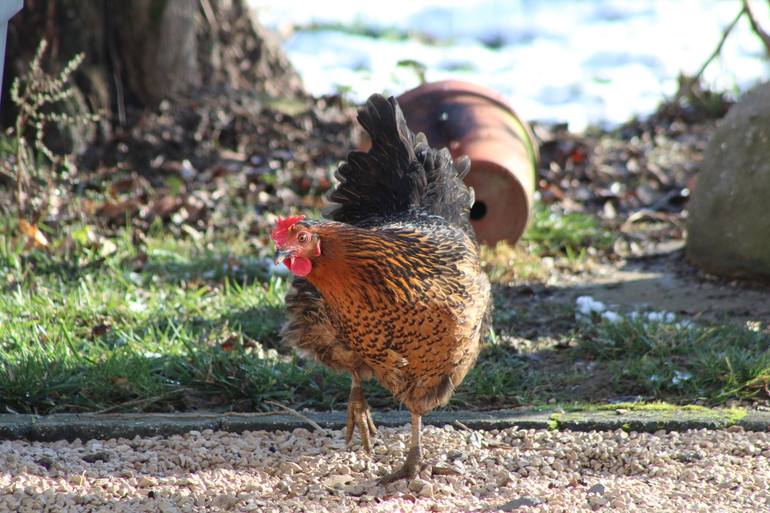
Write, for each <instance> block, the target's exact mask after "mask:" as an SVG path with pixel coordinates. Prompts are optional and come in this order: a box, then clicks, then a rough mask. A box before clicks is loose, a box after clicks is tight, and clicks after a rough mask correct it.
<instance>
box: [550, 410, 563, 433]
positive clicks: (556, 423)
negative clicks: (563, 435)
mask: <svg viewBox="0 0 770 513" xmlns="http://www.w3.org/2000/svg"><path fill="white" fill-rule="evenodd" d="M561 419H562V414H561V413H552V414H551V417H550V418H549V419H548V429H549V430H550V431H555V430H557V429H559V428H560V427H561Z"/></svg>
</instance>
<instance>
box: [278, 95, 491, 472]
mask: <svg viewBox="0 0 770 513" xmlns="http://www.w3.org/2000/svg"><path fill="white" fill-rule="evenodd" d="M358 120H359V122H360V123H361V125H362V126H363V127H364V129H366V131H367V132H368V133H369V135H370V137H371V140H372V146H371V149H370V150H369V151H368V152H365V153H364V152H359V151H354V152H351V153H350V154H349V155H348V158H347V161H346V162H344V163H343V164H342V165H341V166H340V168H339V170H338V171H337V178H338V179H339V182H340V184H339V185H338V186H337V188H336V189H335V190H334V191H332V193H331V195H330V198H329V199H330V201H331V208H330V210H329V211H328V212H327V213H326V217H327V219H328V220H325V221H311V220H306V219H305V218H304V216H296V217H289V218H286V219H279V221H278V222H277V224H276V226H275V228H274V229H273V231H272V238H273V240H274V241H275V244H276V247H277V251H278V253H277V261H283V262H284V263H285V264H286V266H287V267H288V268H289V270H290V271H291V272H292V273H293V274H294V275H295V279H294V281H293V285H292V289H291V290H290V291H289V293H288V294H287V296H286V306H287V313H288V321H287V323H286V325H285V326H284V328H283V330H282V336H283V339H284V341H285V342H286V343H287V344H289V345H291V346H293V347H294V348H296V349H297V350H298V352H299V353H300V354H304V355H306V356H309V357H312V358H315V359H317V360H319V361H320V362H322V363H324V364H326V365H328V366H329V367H331V368H332V369H337V370H340V371H345V372H348V373H350V374H351V376H352V384H351V389H350V397H349V401H348V421H347V430H346V438H347V441H348V443H350V441H351V438H352V435H353V432H354V430H355V428H356V427H357V428H358V430H359V434H360V437H361V444H362V446H363V448H364V449H365V450H366V451H371V444H372V438H373V436H374V433H375V426H374V423H373V422H372V417H371V413H370V410H369V407H368V405H367V403H366V399H365V398H364V395H363V392H362V389H361V383H362V381H364V380H368V379H370V378H372V377H374V378H376V379H377V381H378V382H379V383H380V384H381V385H382V386H384V387H385V388H387V389H388V390H389V391H390V392H392V393H393V395H394V396H395V397H396V398H397V399H398V400H399V401H401V402H402V403H403V404H404V405H405V406H406V408H407V409H408V410H409V412H410V413H411V419H412V432H411V442H410V446H409V451H408V453H407V456H406V461H405V462H404V464H403V466H402V467H401V468H399V469H398V470H396V471H395V472H393V473H391V474H388V475H386V476H384V477H383V478H382V479H381V482H383V483H386V482H390V481H394V480H397V479H401V478H412V477H414V476H415V475H416V474H417V473H418V472H419V471H420V469H421V468H422V465H423V463H422V454H421V443H420V430H421V422H422V416H423V415H424V414H425V413H426V412H428V411H430V410H432V409H433V408H435V407H437V406H439V405H443V404H446V402H447V401H448V400H449V398H450V397H451V395H452V393H453V391H454V390H455V388H456V387H457V386H458V385H459V384H460V383H461V382H462V380H463V378H465V375H466V374H467V373H468V370H469V369H470V368H471V367H472V366H473V365H474V363H475V361H476V357H477V355H478V353H479V348H480V343H481V339H482V337H483V335H484V334H485V330H486V326H487V323H488V319H489V313H490V308H491V307H490V286H489V281H488V279H487V277H486V275H485V274H484V272H483V270H482V269H481V265H480V262H479V249H478V244H477V243H476V241H475V237H474V234H473V230H472V228H471V226H470V223H469V220H468V215H469V210H470V207H471V205H472V203H473V190H472V189H470V188H468V187H467V186H466V185H465V184H464V183H463V181H462V178H463V176H464V175H465V174H466V173H467V172H468V170H469V168H470V161H469V160H468V159H467V158H465V157H464V158H462V159H458V160H457V161H456V162H453V161H452V157H451V155H450V154H449V151H448V150H447V149H442V150H440V151H436V150H434V149H431V148H430V147H429V146H428V143H427V140H426V138H425V136H424V135H423V134H417V135H415V134H413V133H412V132H411V131H410V130H409V128H408V127H407V125H406V122H405V120H404V116H403V114H402V112H401V109H400V108H399V106H398V103H397V102H396V100H395V99H394V98H390V99H385V98H384V97H383V96H380V95H373V96H371V97H370V98H369V100H368V101H367V103H366V105H365V106H364V107H363V108H362V109H361V110H360V111H359V113H358ZM434 469H435V467H434Z"/></svg>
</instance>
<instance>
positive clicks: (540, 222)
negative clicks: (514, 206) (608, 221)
mask: <svg viewBox="0 0 770 513" xmlns="http://www.w3.org/2000/svg"><path fill="white" fill-rule="evenodd" d="M522 242H523V243H525V244H528V245H529V249H530V251H531V252H532V253H534V254H536V255H538V256H547V255H550V256H554V255H557V256H559V255H564V256H566V257H567V258H569V259H581V258H585V256H586V255H587V253H588V248H594V249H595V250H597V251H607V250H608V249H610V248H611V247H612V243H613V242H614V235H613V233H612V232H611V231H609V230H607V229H606V228H604V227H602V225H601V223H600V220H599V218H598V217H596V216H595V215H592V214H584V213H581V212H558V211H555V210H552V209H550V208H548V207H547V206H544V205H541V204H538V205H537V206H536V207H535V211H534V215H533V218H532V223H531V224H530V227H529V229H528V230H527V231H526V232H525V233H524V236H523V237H522Z"/></svg>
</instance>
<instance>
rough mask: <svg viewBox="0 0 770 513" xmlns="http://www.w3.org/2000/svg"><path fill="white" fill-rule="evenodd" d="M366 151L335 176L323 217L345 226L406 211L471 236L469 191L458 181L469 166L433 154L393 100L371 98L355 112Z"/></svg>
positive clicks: (444, 152)
mask: <svg viewBox="0 0 770 513" xmlns="http://www.w3.org/2000/svg"><path fill="white" fill-rule="evenodd" d="M358 121H359V123H361V126H363V127H364V129H365V130H366V131H367V132H368V133H369V136H370V137H371V140H372V147H371V149H370V150H369V151H368V152H366V153H364V152H360V151H353V152H351V153H350V154H349V155H348V159H347V161H346V162H344V163H342V165H340V167H339V169H338V170H337V174H336V176H337V179H338V180H339V181H340V184H339V185H338V186H337V188H336V189H335V190H334V191H332V193H331V194H330V196H329V199H330V201H331V202H332V203H333V206H332V208H331V209H330V211H329V212H328V217H330V218H331V219H333V220H335V221H341V222H345V223H350V224H360V223H365V222H366V221H367V220H369V219H372V218H375V217H390V216H392V215H395V214H398V213H400V212H406V211H408V210H411V209H422V210H424V211H426V212H428V213H431V214H435V215H440V216H442V217H444V218H445V219H446V220H447V221H448V222H450V223H451V224H454V225H456V226H460V227H462V228H463V229H465V230H466V231H468V232H469V233H472V232H471V229H470V224H469V222H468V213H469V210H470V207H471V204H472V203H473V190H472V189H470V188H469V187H467V186H466V185H465V184H464V183H463V181H462V178H463V177H464V176H465V175H466V174H467V173H468V171H469V170H470V160H469V159H468V158H467V157H462V158H459V159H457V161H455V162H453V161H452V157H451V155H450V154H449V150H447V149H446V148H443V149H441V150H434V149H433V148H431V147H430V146H428V142H427V140H426V138H425V135H423V134H422V133H420V134H417V135H415V134H414V133H413V132H412V131H411V130H410V129H409V127H408V126H407V125H406V121H405V120H404V115H403V113H402V112H401V108H400V107H399V106H398V102H397V101H396V99H395V98H393V97H390V98H388V99H385V97H383V96H381V95H379V94H374V95H372V96H371V97H369V100H367V102H366V105H364V107H362V108H361V109H360V110H359V111H358Z"/></svg>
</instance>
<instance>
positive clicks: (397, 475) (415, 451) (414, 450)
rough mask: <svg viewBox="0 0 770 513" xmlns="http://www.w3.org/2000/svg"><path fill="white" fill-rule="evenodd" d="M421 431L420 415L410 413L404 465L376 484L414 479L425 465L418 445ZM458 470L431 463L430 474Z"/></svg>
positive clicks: (452, 473) (448, 473)
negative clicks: (407, 446)
mask: <svg viewBox="0 0 770 513" xmlns="http://www.w3.org/2000/svg"><path fill="white" fill-rule="evenodd" d="M421 431H422V416H421V415H417V414H416V413H412V438H411V440H410V441H409V452H407V453H406V460H405V461H404V465H403V466H402V467H401V468H399V469H398V470H396V471H395V472H391V473H390V474H386V475H384V476H382V477H381V478H380V479H379V480H377V483H378V484H381V485H384V484H388V483H392V482H394V481H398V480H399V479H410V480H411V479H414V478H415V477H416V476H417V474H418V473H419V472H420V471H421V470H423V468H425V467H426V464H425V463H423V461H422V446H421V445H420V440H421ZM459 474H460V471H459V470H457V469H456V468H454V467H452V466H447V467H444V466H438V465H433V466H432V468H431V475H433V476H449V475H459Z"/></svg>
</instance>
